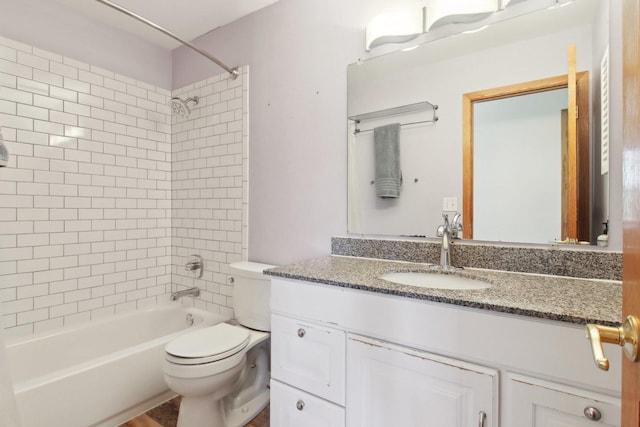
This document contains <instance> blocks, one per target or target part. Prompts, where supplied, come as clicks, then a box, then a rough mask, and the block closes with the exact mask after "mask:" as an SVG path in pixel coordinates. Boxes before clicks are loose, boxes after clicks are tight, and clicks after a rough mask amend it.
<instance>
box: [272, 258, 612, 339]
mask: <svg viewBox="0 0 640 427" xmlns="http://www.w3.org/2000/svg"><path fill="white" fill-rule="evenodd" d="M396 271H430V267H429V265H428V264H420V263H411V262H398V261H387V260H378V259H370V258H359V257H345V256H326V257H322V258H316V259H312V260H308V261H303V262H299V263H296V264H291V265H286V266H283V267H277V268H272V269H269V270H265V274H268V275H271V276H278V277H283V278H288V279H298V280H305V281H308V282H315V283H324V284H328V285H334V286H341V287H347V288H352V289H360V290H366V291H372V292H378V293H383V294H390V295H398V296H402V297H407V298H415V299H421V300H428V301H434V302H440V303H446V304H455V305H460V306H465V307H473V308H480V309H485V310H492V311H498V312H502V313H512V314H518V315H524V316H530V317H537V318H542V319H549V320H559V321H563V322H569V323H577V324H585V323H600V324H604V325H611V326H613V325H619V322H620V319H621V318H622V317H621V310H622V284H621V282H618V281H607V280H593V279H576V278H569V277H559V276H548V275H536V274H527V273H513V272H504V271H496V270H483V269H475V268H473V269H472V268H466V269H464V270H461V271H457V272H455V273H449V272H442V271H439V272H438V271H436V272H435V273H434V274H457V275H460V276H464V277H470V278H475V279H479V280H482V281H487V282H489V283H490V284H491V287H490V288H487V289H478V290H448V289H432V288H419V287H416V286H409V285H401V284H397V283H392V282H388V281H385V280H382V279H380V278H379V277H380V276H381V275H383V274H385V273H389V272H396ZM431 271H432V270H431Z"/></svg>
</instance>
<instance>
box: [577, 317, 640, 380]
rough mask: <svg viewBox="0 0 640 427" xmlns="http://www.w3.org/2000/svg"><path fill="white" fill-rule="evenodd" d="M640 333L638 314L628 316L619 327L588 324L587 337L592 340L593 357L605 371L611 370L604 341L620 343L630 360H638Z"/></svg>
mask: <svg viewBox="0 0 640 427" xmlns="http://www.w3.org/2000/svg"><path fill="white" fill-rule="evenodd" d="M639 335H640V320H638V318H637V317H636V316H627V318H626V319H625V320H624V323H623V324H622V326H618V327H612V326H602V325H595V324H591V323H589V324H587V338H588V339H590V340H591V351H592V352H593V359H594V361H595V362H596V365H597V366H598V368H600V369H602V370H605V371H608V370H609V359H607V358H606V357H605V356H604V350H603V348H602V343H608V344H618V345H619V346H621V347H622V350H623V351H624V354H625V355H626V356H627V358H629V360H631V361H632V362H637V361H638V359H639V357H638V337H639Z"/></svg>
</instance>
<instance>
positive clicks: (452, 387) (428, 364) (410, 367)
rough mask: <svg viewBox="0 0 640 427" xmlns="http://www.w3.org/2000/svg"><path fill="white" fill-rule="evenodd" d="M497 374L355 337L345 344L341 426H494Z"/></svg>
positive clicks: (377, 341) (496, 401)
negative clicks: (343, 422) (344, 422)
mask: <svg viewBox="0 0 640 427" xmlns="http://www.w3.org/2000/svg"><path fill="white" fill-rule="evenodd" d="M498 378H499V377H498V371H496V370H494V369H488V368H484V367H482V366H478V365H475V364H470V363H464V362H461V361H459V360H455V359H451V358H446V357H439V356H436V355H434V354H430V353H425V352H423V351H419V350H415V349H411V348H408V347H403V346H398V345H395V344H391V343H389V342H384V341H380V340H376V339H372V338H368V337H364V336H360V335H354V334H349V336H348V339H347V384H348V385H349V386H348V390H347V426H348V427H356V426H358V427H389V426H422V425H428V426H433V427H451V426H482V427H489V426H496V427H497V426H498V422H497V419H498V411H497V407H498Z"/></svg>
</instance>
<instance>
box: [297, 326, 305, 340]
mask: <svg viewBox="0 0 640 427" xmlns="http://www.w3.org/2000/svg"><path fill="white" fill-rule="evenodd" d="M306 333H307V332H306V331H305V330H304V329H302V328H300V329H298V336H299V337H300V338H302V337H304V335H305V334H306Z"/></svg>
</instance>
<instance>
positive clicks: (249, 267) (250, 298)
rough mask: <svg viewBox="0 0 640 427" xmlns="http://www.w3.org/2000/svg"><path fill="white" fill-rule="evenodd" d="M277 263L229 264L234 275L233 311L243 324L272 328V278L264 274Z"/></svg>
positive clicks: (256, 327)
mask: <svg viewBox="0 0 640 427" xmlns="http://www.w3.org/2000/svg"><path fill="white" fill-rule="evenodd" d="M273 267H275V265H269V264H261V263H258V262H250V261H242V262H234V263H231V264H229V272H230V274H231V277H233V311H234V314H235V318H236V320H237V321H238V323H240V324H241V325H243V326H246V327H248V328H251V329H257V330H259V331H270V330H271V305H270V301H271V279H270V278H269V276H265V275H264V274H262V271H263V270H265V269H267V268H273Z"/></svg>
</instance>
